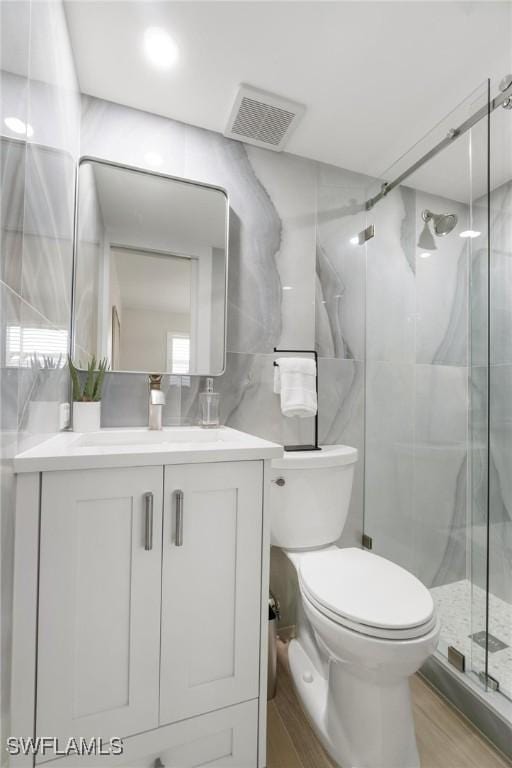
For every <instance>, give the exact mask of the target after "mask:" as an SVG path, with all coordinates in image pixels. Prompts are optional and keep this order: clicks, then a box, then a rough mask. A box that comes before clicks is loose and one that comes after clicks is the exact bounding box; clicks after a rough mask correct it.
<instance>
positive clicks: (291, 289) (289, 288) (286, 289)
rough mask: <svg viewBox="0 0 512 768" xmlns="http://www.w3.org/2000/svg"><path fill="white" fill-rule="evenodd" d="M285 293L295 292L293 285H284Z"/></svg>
mask: <svg viewBox="0 0 512 768" xmlns="http://www.w3.org/2000/svg"><path fill="white" fill-rule="evenodd" d="M283 291H293V285H283Z"/></svg>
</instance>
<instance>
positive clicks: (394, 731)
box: [289, 640, 420, 768]
mask: <svg viewBox="0 0 512 768" xmlns="http://www.w3.org/2000/svg"><path fill="white" fill-rule="evenodd" d="M289 663H290V672H291V675H292V679H293V682H294V685H295V688H296V691H297V695H298V697H299V699H300V701H301V703H302V705H303V707H304V710H305V712H306V714H307V716H308V718H309V720H310V722H311V724H312V726H313V730H314V731H315V733H316V735H317V736H318V738H319V739H320V741H321V743H322V745H323V746H324V748H325V749H326V751H327V752H328V753H329V755H330V756H331V757H332V758H333V760H334V761H335V762H336V763H337V764H338V765H340V766H343V768H420V761H419V757H418V750H417V747H416V736H415V733H414V722H413V718H412V707H411V699H410V691H409V681H408V679H407V678H405V679H404V680H400V681H398V682H394V683H392V684H390V683H382V684H379V683H376V682H375V680H373V679H371V676H370V677H369V678H368V679H366V678H365V675H364V674H363V675H358V674H357V672H358V670H356V669H354V668H353V667H352V666H351V665H349V664H345V663H342V662H339V661H330V662H329V664H328V667H327V670H328V671H327V678H326V677H325V676H324V674H323V673H322V672H321V671H319V669H318V665H317V666H315V665H314V664H313V663H312V661H311V660H310V658H309V656H308V654H307V653H306V652H305V650H304V648H303V646H302V645H301V642H300V640H292V641H291V642H290V647H289ZM354 672H355V674H354Z"/></svg>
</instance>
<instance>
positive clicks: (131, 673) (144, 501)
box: [10, 430, 280, 768]
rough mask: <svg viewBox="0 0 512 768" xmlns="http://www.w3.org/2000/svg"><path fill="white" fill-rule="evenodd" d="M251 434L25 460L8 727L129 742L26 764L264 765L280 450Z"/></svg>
mask: <svg viewBox="0 0 512 768" xmlns="http://www.w3.org/2000/svg"><path fill="white" fill-rule="evenodd" d="M226 432H228V430H226ZM231 432H233V431H231ZM237 434H238V435H240V434H241V433H237ZM247 437H248V438H249V437H250V436H247ZM69 439H70V440H71V438H69ZM237 440H240V438H238V437H237ZM253 440H254V441H255V446H256V447H252V448H251V449H247V448H245V447H244V446H242V448H243V450H242V448H241V447H240V446H239V445H238V443H234V446H233V448H231V446H230V445H228V446H227V448H226V447H224V448H223V451H219V449H218V448H217V449H216V451H215V452H214V450H213V447H212V448H211V459H210V458H209V457H210V454H209V453H208V450H210V448H208V450H207V449H205V447H204V445H202V446H201V448H200V451H199V449H198V456H195V455H194V451H192V450H191V449H190V448H187V451H186V452H185V451H184V452H183V453H179V455H178V453H177V452H176V456H173V455H169V454H170V453H171V452H170V451H169V450H168V449H167V450H166V451H162V453H161V454H160V453H158V452H155V451H154V449H153V450H152V451H149V452H148V453H145V454H144V455H143V454H142V453H140V454H139V455H137V456H136V457H135V456H130V454H129V453H128V452H127V451H126V450H125V449H124V450H119V449H116V448H113V449H112V451H111V452H109V451H108V450H105V449H103V451H102V452H101V456H99V457H97V456H93V455H92V452H91V454H90V455H89V456H88V457H87V456H86V460H85V461H83V460H82V458H81V454H80V455H78V456H75V457H73V456H72V454H71V452H70V450H68V452H67V453H66V455H65V457H64V459H63V458H62V457H61V459H62V460H61V461H60V462H59V461H57V458H55V457H52V459H51V460H49V459H48V455H47V454H46V455H45V456H44V457H43V459H42V460H41V462H40V465H38V464H37V462H36V461H35V458H34V455H33V453H31V454H30V455H28V454H26V455H25V458H23V455H22V456H20V457H19V461H17V464H15V467H16V468H17V471H18V472H19V475H18V492H17V510H16V543H15V593H14V637H13V660H12V664H13V674H12V729H11V735H12V736H17V737H24V738H30V737H34V736H35V737H53V738H56V739H58V740H59V747H62V746H63V745H64V746H65V745H66V743H67V742H68V740H69V739H70V738H72V737H73V738H75V739H80V738H83V739H86V740H89V739H91V738H93V737H95V738H101V739H103V742H104V743H107V742H109V740H110V739H111V738H113V737H117V738H121V739H122V740H123V746H124V751H123V753H122V754H121V755H108V756H107V755H102V756H97V755H96V756H94V755H93V756H85V757H77V756H71V757H68V756H66V757H60V756H57V755H56V754H54V753H53V752H52V751H51V750H48V751H47V752H46V754H44V755H43V754H38V755H37V756H36V757H35V763H36V764H43V763H45V762H48V761H55V765H56V766H58V765H61V766H66V768H67V767H68V766H72V765H86V766H89V765H101V766H107V765H116V766H137V767H138V768H146V766H147V768H150V766H151V767H152V768H156V767H157V766H160V768H161V766H165V767H166V768H193V767H194V766H202V765H206V764H208V765H211V766H215V765H218V766H226V767H227V766H231V765H232V766H233V768H264V765H265V760H266V756H265V739H266V725H265V724H266V720H265V717H266V655H267V612H268V604H267V597H268V559H269V549H270V542H269V527H270V526H269V520H268V515H267V513H266V510H267V499H268V484H269V482H270V480H269V478H270V471H269V465H270V462H269V461H268V460H267V459H269V458H271V457H272V456H274V455H276V454H279V452H280V449H279V447H278V446H274V445H272V444H271V443H265V442H264V441H258V440H257V438H253ZM256 448H257V450H256ZM230 451H231V453H230ZM27 456H28V457H29V459H30V460H27ZM70 456H71V458H70ZM231 456H232V458H231ZM105 457H106V458H105ZM189 457H190V458H189ZM172 458H175V459H176V461H175V462H174V463H173V462H172ZM54 459H55V460H54ZM194 459H195V460H194ZM208 459H209V460H208ZM215 459H217V460H215ZM130 461H131V462H132V464H131V465H130ZM109 463H110V464H111V466H108V465H109ZM82 464H83V466H82ZM120 464H121V465H123V466H119V465H120ZM105 465H107V466H105ZM38 466H40V471H34V468H35V467H38ZM100 466H102V468H99V467H100ZM20 468H21V469H20ZM34 713H35V717H34ZM10 763H11V764H12V765H13V766H29V765H30V766H33V765H34V756H33V755H31V754H29V755H25V756H23V755H19V756H15V757H11V758H10Z"/></svg>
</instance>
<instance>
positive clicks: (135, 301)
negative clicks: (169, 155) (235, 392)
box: [72, 158, 229, 376]
mask: <svg viewBox="0 0 512 768" xmlns="http://www.w3.org/2000/svg"><path fill="white" fill-rule="evenodd" d="M228 210H229V208H228V200H227V195H226V192H225V191H224V190H222V189H220V188H218V187H211V186H207V185H204V184H198V183H195V182H191V181H186V180H183V179H175V178H172V177H169V176H164V175H162V174H156V173H148V172H145V171H142V170H139V169H135V168H129V167H126V166H120V165H116V164H113V163H108V162H104V161H98V160H94V159H90V158H84V159H82V160H81V162H80V164H79V170H78V193H77V220H76V228H75V262H74V265H75V268H74V289H73V351H72V355H73V359H74V362H75V364H76V365H77V366H79V367H81V368H83V367H85V366H86V364H87V362H88V361H89V360H90V359H91V358H92V356H93V355H94V356H95V357H96V359H100V358H103V357H106V358H107V359H108V361H109V365H110V369H111V370H113V371H130V372H144V373H172V374H176V375H203V376H204V375H209V376H217V375H220V374H221V373H222V372H223V370H224V363H225V337H226V299H227V263H228V246H227V239H228V238H227V233H228Z"/></svg>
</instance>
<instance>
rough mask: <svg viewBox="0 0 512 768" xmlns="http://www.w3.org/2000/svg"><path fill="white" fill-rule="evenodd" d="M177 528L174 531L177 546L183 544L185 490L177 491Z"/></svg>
mask: <svg viewBox="0 0 512 768" xmlns="http://www.w3.org/2000/svg"><path fill="white" fill-rule="evenodd" d="M174 496H175V500H176V528H175V531H174V543H175V545H176V546H177V547H182V546H183V491H176V492H175V494H174Z"/></svg>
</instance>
